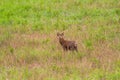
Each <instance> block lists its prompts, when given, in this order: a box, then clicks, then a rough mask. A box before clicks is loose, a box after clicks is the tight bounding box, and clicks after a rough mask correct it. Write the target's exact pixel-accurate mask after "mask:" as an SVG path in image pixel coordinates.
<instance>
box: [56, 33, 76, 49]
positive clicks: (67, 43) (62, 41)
mask: <svg viewBox="0 0 120 80" xmlns="http://www.w3.org/2000/svg"><path fill="white" fill-rule="evenodd" d="M63 36H64V33H61V34H60V33H57V37H58V38H59V43H60V44H61V46H62V47H63V50H64V51H68V50H70V51H78V49H77V44H76V42H75V41H68V40H65V39H64V38H63Z"/></svg>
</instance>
